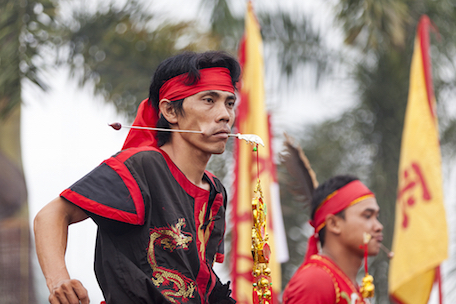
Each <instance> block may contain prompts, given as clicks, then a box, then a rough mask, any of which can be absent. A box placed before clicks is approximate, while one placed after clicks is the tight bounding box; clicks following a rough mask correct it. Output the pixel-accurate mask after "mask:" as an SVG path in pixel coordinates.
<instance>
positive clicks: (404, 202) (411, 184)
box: [398, 162, 431, 229]
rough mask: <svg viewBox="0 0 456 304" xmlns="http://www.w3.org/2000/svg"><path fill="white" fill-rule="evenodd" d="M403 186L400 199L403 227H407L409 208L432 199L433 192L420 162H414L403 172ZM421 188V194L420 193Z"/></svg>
mask: <svg viewBox="0 0 456 304" xmlns="http://www.w3.org/2000/svg"><path fill="white" fill-rule="evenodd" d="M402 184H403V187H401V189H399V194H398V200H399V201H400V204H401V207H402V208H401V209H402V227H403V228H404V229H405V228H407V227H408V225H409V216H408V214H407V208H411V207H413V206H414V205H415V204H416V202H417V201H423V202H427V201H430V200H431V193H430V192H429V187H428V186H427V183H426V180H425V178H424V175H423V173H422V170H421V167H420V165H419V164H418V163H416V162H412V164H411V165H410V167H408V168H407V169H406V170H404V172H403V182H402ZM419 189H421V196H417V195H419V194H418V193H419V191H418V190H419Z"/></svg>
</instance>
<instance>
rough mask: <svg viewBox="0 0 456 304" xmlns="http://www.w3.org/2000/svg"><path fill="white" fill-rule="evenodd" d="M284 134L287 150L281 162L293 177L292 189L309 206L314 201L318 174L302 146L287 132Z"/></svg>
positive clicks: (291, 179) (291, 181) (291, 180)
mask: <svg viewBox="0 0 456 304" xmlns="http://www.w3.org/2000/svg"><path fill="white" fill-rule="evenodd" d="M284 136H285V151H284V153H282V154H281V162H282V164H283V165H284V166H285V167H286V168H287V171H288V173H289V174H290V177H291V178H290V183H289V186H290V191H291V192H292V193H293V194H295V195H296V196H297V199H298V200H299V201H302V202H303V203H304V204H305V206H307V207H308V206H310V202H311V201H312V196H313V193H314V190H315V188H317V187H318V181H317V177H316V174H315V172H314V171H313V170H312V168H311V166H310V162H309V160H308V159H307V157H306V155H305V154H304V151H302V149H301V147H299V145H296V144H295V143H294V140H293V139H292V138H291V137H290V136H288V135H287V134H286V133H285V134H284Z"/></svg>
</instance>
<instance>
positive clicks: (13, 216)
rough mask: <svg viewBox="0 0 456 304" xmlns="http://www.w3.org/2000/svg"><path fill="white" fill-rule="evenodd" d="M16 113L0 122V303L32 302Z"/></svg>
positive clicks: (28, 241)
mask: <svg viewBox="0 0 456 304" xmlns="http://www.w3.org/2000/svg"><path fill="white" fill-rule="evenodd" d="M20 114H21V113H20V107H16V109H15V110H13V112H12V113H10V115H8V117H6V118H5V119H3V120H1V121H0V295H1V296H0V304H23V303H24V304H27V303H36V299H35V294H34V286H33V275H32V271H31V269H32V267H31V266H32V265H31V239H30V226H29V217H28V206H27V190H26V186H25V179H24V173H23V169H22V158H21V141H20V116H21V115H20Z"/></svg>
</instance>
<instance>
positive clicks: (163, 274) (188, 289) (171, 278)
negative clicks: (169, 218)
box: [147, 218, 195, 303]
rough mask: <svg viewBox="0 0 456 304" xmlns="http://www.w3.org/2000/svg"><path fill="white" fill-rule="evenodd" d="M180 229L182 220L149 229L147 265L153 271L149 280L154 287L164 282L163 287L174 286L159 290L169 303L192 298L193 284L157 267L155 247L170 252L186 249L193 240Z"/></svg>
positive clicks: (187, 279) (183, 225) (182, 224)
mask: <svg viewBox="0 0 456 304" xmlns="http://www.w3.org/2000/svg"><path fill="white" fill-rule="evenodd" d="M182 227H185V219H183V218H181V219H179V220H178V222H177V224H176V225H175V226H170V227H167V228H154V229H151V233H150V239H149V249H148V252H147V256H148V261H149V265H150V267H151V268H152V271H153V273H152V278H151V280H152V282H153V283H154V285H155V286H157V287H160V286H161V285H162V284H163V283H165V282H166V284H165V285H171V284H170V283H172V284H174V286H170V287H169V288H167V289H164V290H163V289H162V290H161V292H162V294H163V295H164V296H165V297H166V298H167V299H168V300H169V301H170V302H171V303H180V302H187V301H188V299H189V298H191V297H192V296H193V293H194V291H195V284H194V282H193V281H192V280H191V279H189V278H187V277H185V276H183V275H179V274H177V273H176V272H172V271H170V270H169V269H166V268H164V267H160V266H158V264H157V261H156V259H155V246H156V245H158V246H161V247H162V248H163V249H165V250H169V251H170V252H173V251H174V250H175V249H183V250H186V249H188V244H189V243H191V242H192V240H193V238H192V236H191V234H190V233H185V232H183V231H182ZM162 288H163V286H162ZM177 298H182V301H178V300H177Z"/></svg>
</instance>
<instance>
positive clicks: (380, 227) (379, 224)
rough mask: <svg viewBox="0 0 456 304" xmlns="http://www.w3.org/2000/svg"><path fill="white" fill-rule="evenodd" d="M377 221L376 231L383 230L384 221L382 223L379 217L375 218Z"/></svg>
mask: <svg viewBox="0 0 456 304" xmlns="http://www.w3.org/2000/svg"><path fill="white" fill-rule="evenodd" d="M375 221H376V223H375V230H376V231H383V225H382V223H380V221H379V220H378V219H376V220H375Z"/></svg>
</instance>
